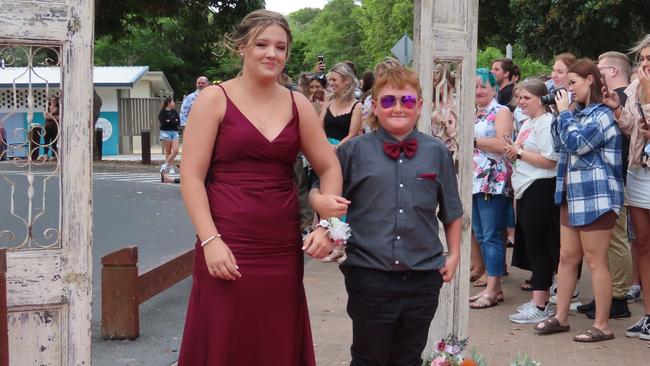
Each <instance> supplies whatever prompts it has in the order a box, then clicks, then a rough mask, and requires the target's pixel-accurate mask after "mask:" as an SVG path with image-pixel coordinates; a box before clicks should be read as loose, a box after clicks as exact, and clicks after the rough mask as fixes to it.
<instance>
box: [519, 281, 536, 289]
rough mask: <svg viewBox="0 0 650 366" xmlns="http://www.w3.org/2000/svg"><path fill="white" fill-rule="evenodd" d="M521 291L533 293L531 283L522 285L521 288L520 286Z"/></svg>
mask: <svg viewBox="0 0 650 366" xmlns="http://www.w3.org/2000/svg"><path fill="white" fill-rule="evenodd" d="M519 289H520V290H521V291H533V286H531V285H530V284H529V283H526V282H524V283H522V284H521V286H519Z"/></svg>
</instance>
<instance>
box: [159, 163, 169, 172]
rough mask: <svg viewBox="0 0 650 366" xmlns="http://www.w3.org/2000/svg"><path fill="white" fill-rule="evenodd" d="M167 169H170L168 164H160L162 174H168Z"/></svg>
mask: <svg viewBox="0 0 650 366" xmlns="http://www.w3.org/2000/svg"><path fill="white" fill-rule="evenodd" d="M167 168H168V165H167V163H162V164H160V172H161V173H165V172H167Z"/></svg>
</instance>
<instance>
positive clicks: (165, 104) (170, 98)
mask: <svg viewBox="0 0 650 366" xmlns="http://www.w3.org/2000/svg"><path fill="white" fill-rule="evenodd" d="M172 100H174V99H172V97H165V99H163V102H162V106H161V107H162V108H163V109H164V108H167V106H168V105H169V103H171V102H172Z"/></svg>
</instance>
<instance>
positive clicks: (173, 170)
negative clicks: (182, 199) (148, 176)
mask: <svg viewBox="0 0 650 366" xmlns="http://www.w3.org/2000/svg"><path fill="white" fill-rule="evenodd" d="M167 172H168V173H169V174H176V169H175V168H174V166H173V165H170V166H169V169H167Z"/></svg>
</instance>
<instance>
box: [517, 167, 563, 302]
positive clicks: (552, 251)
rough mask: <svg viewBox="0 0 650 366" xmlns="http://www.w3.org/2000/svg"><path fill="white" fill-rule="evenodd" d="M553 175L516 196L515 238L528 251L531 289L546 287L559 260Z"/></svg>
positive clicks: (557, 222) (558, 213)
mask: <svg viewBox="0 0 650 366" xmlns="http://www.w3.org/2000/svg"><path fill="white" fill-rule="evenodd" d="M554 194H555V178H545V179H537V180H536V181H535V182H533V184H531V185H530V187H528V188H527V189H526V191H525V192H524V194H523V196H522V197H521V198H520V199H518V200H517V226H518V229H519V230H516V235H517V236H516V237H515V242H516V243H517V244H516V245H523V246H524V247H525V251H526V253H527V254H528V260H529V261H530V264H531V269H532V272H533V275H532V277H531V283H530V284H531V286H532V287H533V290H535V291H546V290H548V288H549V287H550V286H551V284H552V282H553V272H554V271H556V270H557V266H558V262H559V260H560V206H556V205H555V203H554V202H553V195H554Z"/></svg>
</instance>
